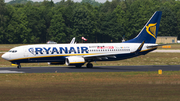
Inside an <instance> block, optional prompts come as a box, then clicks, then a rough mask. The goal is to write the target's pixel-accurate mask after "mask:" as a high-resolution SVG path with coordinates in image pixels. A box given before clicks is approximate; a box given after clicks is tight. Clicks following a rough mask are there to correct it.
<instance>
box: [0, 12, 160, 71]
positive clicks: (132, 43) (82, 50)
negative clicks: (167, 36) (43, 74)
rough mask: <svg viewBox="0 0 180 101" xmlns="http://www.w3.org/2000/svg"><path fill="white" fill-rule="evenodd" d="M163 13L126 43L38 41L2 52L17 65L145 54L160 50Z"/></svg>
mask: <svg viewBox="0 0 180 101" xmlns="http://www.w3.org/2000/svg"><path fill="white" fill-rule="evenodd" d="M161 15H162V12H161V11H156V12H155V13H154V14H153V15H152V17H151V18H150V20H149V21H148V22H147V23H146V24H145V26H144V27H143V29H142V30H141V32H140V33H139V34H138V35H137V36H136V37H135V38H134V39H131V40H128V41H125V42H122V43H79V44H78V43H77V44H36V45H24V46H19V47H15V48H12V49H10V50H9V52H6V53H5V54H3V55H2V58H3V59H5V60H8V61H10V62H11V63H12V64H17V68H21V65H20V63H36V62H37V63H39V62H49V63H50V64H66V65H74V66H76V67H81V66H82V65H84V64H85V63H87V65H86V66H87V68H92V67H93V65H92V63H91V62H92V61H114V60H122V59H127V58H132V57H136V56H139V55H145V54H147V53H148V52H151V51H153V50H155V49H157V46H158V45H157V44H155V42H156V38H157V33H158V29H159V24H160V19H161Z"/></svg>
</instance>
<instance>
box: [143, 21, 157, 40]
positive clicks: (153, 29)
mask: <svg viewBox="0 0 180 101" xmlns="http://www.w3.org/2000/svg"><path fill="white" fill-rule="evenodd" d="M156 24H157V23H155V24H149V25H148V26H146V31H147V33H148V34H149V35H151V36H153V37H154V38H155V39H156Z"/></svg>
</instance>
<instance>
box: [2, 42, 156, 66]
mask: <svg viewBox="0 0 180 101" xmlns="http://www.w3.org/2000/svg"><path fill="white" fill-rule="evenodd" d="M140 45H141V43H94V44H93V43H85V44H37V45H25V46H19V47H15V48H12V49H10V51H9V52H7V53H5V54H4V55H3V56H2V58H4V59H6V60H8V61H11V62H12V63H13V62H14V63H16V62H19V63H23V62H58V61H64V60H65V58H66V57H71V56H80V57H84V58H92V57H102V56H109V55H111V54H112V55H113V56H116V55H121V54H126V55H128V54H130V53H132V52H135V51H136V50H137V49H138V47H139V46H140ZM152 45H156V44H144V45H143V47H142V50H141V51H146V50H151V49H149V48H147V46H152ZM119 59H121V58H120V57H118V58H116V60H119ZM107 60H108V59H106V61H107ZM96 61H98V59H97V60H96ZM100 61H103V60H100Z"/></svg>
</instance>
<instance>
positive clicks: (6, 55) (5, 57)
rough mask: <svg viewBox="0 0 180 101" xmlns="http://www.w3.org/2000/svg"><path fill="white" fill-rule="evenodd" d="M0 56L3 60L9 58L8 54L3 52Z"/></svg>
mask: <svg viewBox="0 0 180 101" xmlns="http://www.w3.org/2000/svg"><path fill="white" fill-rule="evenodd" d="M1 57H2V58H3V59H5V60H9V55H8V54H7V53H4V54H3V55H2V56H1Z"/></svg>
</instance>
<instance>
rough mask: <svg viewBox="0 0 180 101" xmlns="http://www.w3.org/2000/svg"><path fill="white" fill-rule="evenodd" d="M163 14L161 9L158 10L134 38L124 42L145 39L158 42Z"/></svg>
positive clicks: (137, 41)
mask: <svg viewBox="0 0 180 101" xmlns="http://www.w3.org/2000/svg"><path fill="white" fill-rule="evenodd" d="M161 15H162V12H161V11H156V12H155V13H154V14H153V15H152V17H151V18H150V20H149V21H148V22H147V23H146V25H145V26H144V27H143V29H142V30H141V32H140V33H139V34H138V35H137V36H136V37H135V38H134V39H131V40H128V41H125V42H123V43H142V42H143V41H144V42H145V43H156V38H157V34H158V29H159V24H160V20H161Z"/></svg>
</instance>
